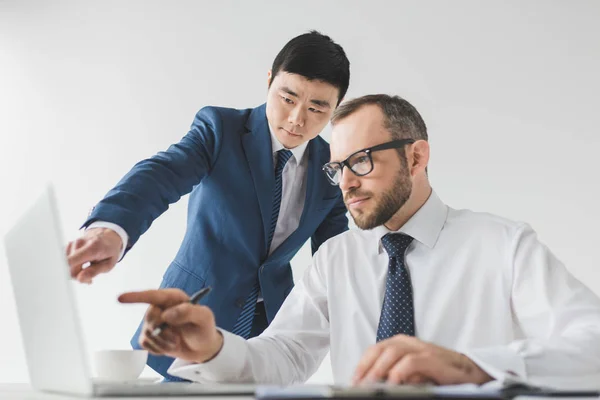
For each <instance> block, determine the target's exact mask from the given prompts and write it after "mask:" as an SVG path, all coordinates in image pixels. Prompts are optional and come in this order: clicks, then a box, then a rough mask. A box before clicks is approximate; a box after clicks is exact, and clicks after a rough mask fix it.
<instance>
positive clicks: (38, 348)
mask: <svg viewBox="0 0 600 400" xmlns="http://www.w3.org/2000/svg"><path fill="white" fill-rule="evenodd" d="M59 221H60V219H59V217H58V210H57V207H56V200H55V197H54V191H53V189H52V187H51V186H48V187H46V188H45V189H44V191H43V192H42V194H41V195H40V196H39V198H37V199H36V200H35V201H34V203H33V205H32V206H31V207H29V208H28V209H27V211H26V212H25V213H24V214H23V216H21V218H20V219H19V220H18V222H17V223H16V224H15V226H14V227H13V228H12V229H11V230H10V231H9V232H8V233H7V235H6V237H5V239H4V242H5V243H4V244H5V247H6V254H7V257H8V266H9V271H10V276H11V280H12V285H13V291H14V294H15V300H16V303H17V312H18V316H19V324H20V327H21V335H22V337H23V344H24V346H25V355H26V358H27V365H28V368H29V376H30V380H31V384H32V386H33V387H34V388H35V389H37V390H42V391H48V392H58V393H69V394H76V395H82V396H192V395H194V396H198V395H211V396H214V395H228V396H232V395H246V396H251V395H253V394H254V391H255V387H254V386H253V385H238V384H222V385H204V384H196V383H182V382H169V383H158V384H155V383H150V382H147V381H130V382H114V383H113V382H106V381H103V382H97V381H94V379H93V378H92V377H91V373H90V370H91V368H90V364H89V360H88V355H87V354H88V353H87V351H86V347H85V343H84V339H83V335H82V330H81V326H80V321H79V314H78V311H77V304H76V301H75V295H74V293H73V287H72V285H73V282H72V280H71V277H70V273H69V266H68V264H67V260H66V256H65V245H64V243H65V242H64V241H63V237H62V232H61V229H60V224H59Z"/></svg>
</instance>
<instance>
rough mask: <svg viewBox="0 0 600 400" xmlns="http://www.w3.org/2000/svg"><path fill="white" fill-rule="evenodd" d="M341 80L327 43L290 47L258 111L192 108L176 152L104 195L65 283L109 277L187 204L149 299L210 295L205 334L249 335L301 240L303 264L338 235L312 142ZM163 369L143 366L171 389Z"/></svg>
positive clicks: (335, 201)
mask: <svg viewBox="0 0 600 400" xmlns="http://www.w3.org/2000/svg"><path fill="white" fill-rule="evenodd" d="M349 79H350V70H349V61H348V59H347V57H346V55H345V53H344V50H343V49H342V47H341V46H339V45H338V44H336V43H335V42H333V41H332V40H331V39H330V38H329V37H328V36H325V35H322V34H320V33H318V32H315V31H312V32H309V33H306V34H303V35H300V36H297V37H295V38H293V39H292V40H291V41H289V42H288V43H287V44H286V45H285V46H284V47H283V49H282V50H281V51H280V52H279V54H278V55H277V57H276V58H275V60H274V62H273V66H272V68H271V70H270V71H269V72H268V92H267V101H266V104H263V105H261V106H259V107H256V108H249V109H244V110H236V109H230V108H223V107H205V108H202V109H201V110H200V111H199V112H198V113H197V114H196V117H195V119H194V121H193V123H192V126H191V128H190V131H189V132H188V133H187V135H185V136H184V137H183V138H182V139H181V141H180V142H179V143H177V144H173V145H172V146H170V147H169V148H168V149H167V150H166V151H163V152H159V153H158V154H156V155H155V156H153V157H151V158H149V159H146V160H143V161H140V162H139V163H137V164H136V165H135V166H134V167H133V168H132V169H131V171H129V173H127V174H126V175H125V176H124V177H123V178H122V179H121V181H120V182H119V183H117V185H116V186H115V187H114V188H113V189H111V190H110V191H109V192H108V193H107V195H106V196H105V197H104V199H102V200H101V201H100V202H99V203H98V204H97V205H96V207H94V209H93V211H92V212H91V213H90V215H89V218H88V219H87V220H86V221H85V223H84V224H83V226H84V227H85V228H86V230H85V231H84V234H83V235H82V237H80V238H78V239H76V240H75V241H73V242H71V243H69V244H68V245H67V255H68V260H69V264H70V268H71V275H72V276H73V277H74V278H75V279H77V280H78V281H80V282H83V283H91V282H92V279H93V278H94V277H95V276H96V275H98V274H100V273H105V272H108V271H110V270H111V269H112V268H113V267H114V266H115V264H116V263H117V262H118V261H119V260H120V259H121V258H122V257H123V256H124V255H125V254H126V253H127V251H128V250H129V249H131V248H132V247H133V245H134V244H135V243H136V242H137V240H138V239H139V237H140V236H141V235H142V234H143V233H144V232H145V231H146V230H147V229H148V228H149V227H150V225H151V224H152V221H154V220H155V219H156V218H157V217H158V216H159V215H161V214H162V213H163V212H164V211H166V210H167V208H168V207H169V204H172V203H174V202H176V201H178V200H179V199H180V198H181V197H182V196H184V195H186V194H188V193H190V192H191V195H190V199H189V205H188V220H187V230H186V233H185V237H184V239H183V243H182V244H181V247H180V249H179V251H178V252H177V254H176V256H175V258H174V259H173V261H172V263H171V265H170V266H169V267H168V268H167V270H166V272H165V274H164V277H163V280H162V283H161V285H160V287H161V288H179V289H182V290H183V291H185V292H186V293H188V295H189V294H192V293H193V292H196V291H197V290H199V289H201V288H203V287H205V286H211V287H212V288H213V291H212V292H211V293H210V295H208V296H206V297H205V299H203V301H202V303H203V304H205V305H207V306H209V307H210V308H211V310H213V311H214V314H215V319H216V323H217V325H218V326H220V327H222V328H224V329H227V330H229V331H232V332H234V333H237V334H238V335H240V336H243V337H245V338H250V337H254V336H257V335H259V334H260V333H261V332H262V331H263V330H264V329H265V328H266V326H267V325H268V323H269V322H270V321H271V320H272V319H273V317H274V316H275V314H276V313H277V311H278V310H279V307H280V306H281V304H282V303H283V301H284V299H285V298H286V296H287V295H288V293H289V292H290V290H291V289H292V287H293V285H294V283H293V280H292V271H291V268H290V260H291V259H292V257H293V256H294V255H295V254H296V252H297V251H298V250H299V249H300V247H302V245H303V244H304V243H305V242H306V241H307V240H308V239H309V238H310V239H311V244H312V251H313V253H314V252H315V251H316V250H317V248H318V247H319V246H320V245H321V244H322V243H323V242H324V241H326V240H327V239H329V238H330V237H332V236H335V235H337V234H339V233H341V232H343V231H345V230H347V229H348V221H347V218H346V208H345V206H344V202H343V200H342V196H341V192H340V190H339V188H338V187H337V186H332V185H330V184H329V183H328V182H327V180H326V178H325V175H324V174H323V172H322V166H323V164H325V163H326V162H328V161H329V145H328V144H327V142H326V141H325V140H323V139H322V138H321V137H319V133H320V132H321V131H322V130H323V128H324V127H325V126H326V125H327V123H328V121H329V119H330V117H331V115H332V113H333V111H334V109H335V108H336V107H337V106H338V105H339V103H340V102H341V100H342V98H343V97H344V95H345V94H346V91H347V89H348V85H349ZM88 262H89V263H90V264H89V266H88V267H87V268H83V266H84V264H85V263H88ZM141 328H142V324H140V327H139V328H138V330H137V332H136V333H135V335H134V337H133V338H132V340H131V343H132V345H133V346H134V347H138V346H139V345H138V337H139V335H140V330H141ZM172 361H173V359H171V358H168V357H165V356H155V355H151V356H150V357H149V359H148V365H150V366H151V367H152V368H153V369H154V370H156V371H157V372H159V373H160V374H162V375H163V376H164V377H165V378H166V380H177V379H178V378H175V377H171V376H169V375H168V374H167V372H166V371H167V369H168V368H169V366H170V365H171V363H172Z"/></svg>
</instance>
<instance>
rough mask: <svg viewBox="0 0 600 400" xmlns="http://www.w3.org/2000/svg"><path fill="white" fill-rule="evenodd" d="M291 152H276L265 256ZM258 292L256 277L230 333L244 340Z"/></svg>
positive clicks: (268, 247)
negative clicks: (271, 206)
mask: <svg viewBox="0 0 600 400" xmlns="http://www.w3.org/2000/svg"><path fill="white" fill-rule="evenodd" d="M291 156H292V152H291V151H289V150H286V149H283V150H279V151H278V152H277V166H276V167H275V189H274V193H273V208H272V211H271V226H270V229H269V237H268V238H267V255H268V254H269V250H270V248H271V242H272V241H273V234H274V233H275V227H276V226H277V218H278V217H279V208H280V207H281V187H282V177H281V173H282V172H283V168H284V167H285V164H286V163H287V162H288V160H289V159H290V157H291ZM259 291H260V285H259V282H258V276H257V277H256V283H255V284H254V287H253V288H252V291H251V292H250V295H248V298H247V299H246V302H245V303H244V307H243V308H242V312H241V313H240V316H239V317H238V320H237V321H236V323H235V326H234V327H233V330H232V331H231V332H232V333H234V334H236V335H239V336H241V337H243V338H245V339H248V338H249V337H250V332H251V331H252V321H253V320H254V310H255V309H256V301H257V300H258V293H259Z"/></svg>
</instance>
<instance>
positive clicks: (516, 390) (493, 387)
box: [256, 381, 600, 400]
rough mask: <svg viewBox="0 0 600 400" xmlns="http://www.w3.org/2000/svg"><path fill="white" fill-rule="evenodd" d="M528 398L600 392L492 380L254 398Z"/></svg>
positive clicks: (309, 389)
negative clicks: (473, 382) (476, 382)
mask: <svg viewBox="0 0 600 400" xmlns="http://www.w3.org/2000/svg"><path fill="white" fill-rule="evenodd" d="M523 396H528V398H537V399H541V398H550V397H551V398H553V399H557V398H560V397H563V398H571V399H572V398H578V399H583V398H593V399H600V391H595V390H558V389H549V388H541V387H536V386H530V385H526V384H523V383H519V384H515V383H512V384H508V385H507V384H502V383H501V382H498V381H495V382H490V383H487V384H485V385H475V384H463V385H450V386H433V385H418V386H411V385H387V384H376V385H367V386H335V385H333V386H329V385H292V386H285V387H284V386H258V387H257V388H256V398H257V399H260V400H275V399H287V400H292V399H298V400H308V399H354V400H358V399H372V398H383V399H385V398H388V399H417V400H418V399H426V398H436V399H513V398H516V397H518V398H519V399H525V397H523Z"/></svg>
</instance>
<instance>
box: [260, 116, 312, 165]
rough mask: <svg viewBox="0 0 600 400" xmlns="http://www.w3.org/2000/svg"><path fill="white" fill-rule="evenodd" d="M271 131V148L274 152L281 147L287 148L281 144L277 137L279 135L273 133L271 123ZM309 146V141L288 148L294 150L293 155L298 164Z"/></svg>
mask: <svg viewBox="0 0 600 400" xmlns="http://www.w3.org/2000/svg"><path fill="white" fill-rule="evenodd" d="M269 133H270V134H271V149H273V154H275V153H277V152H278V151H279V150H281V149H285V148H286V147H285V146H284V145H282V144H281V142H280V141H279V140H278V139H277V136H275V134H273V130H272V129H271V125H269ZM307 146H308V141H306V142H304V143H302V144H301V145H299V146H296V147H294V148H293V149H288V150H289V151H291V152H292V156H294V159H295V160H296V163H297V164H300V161H301V160H302V157H303V156H304V153H305V151H306V147H307Z"/></svg>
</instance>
